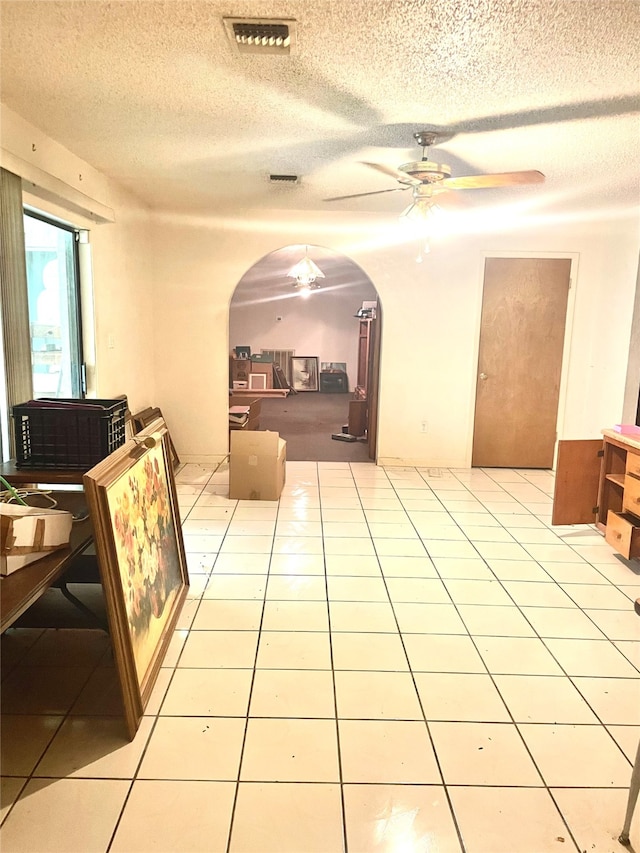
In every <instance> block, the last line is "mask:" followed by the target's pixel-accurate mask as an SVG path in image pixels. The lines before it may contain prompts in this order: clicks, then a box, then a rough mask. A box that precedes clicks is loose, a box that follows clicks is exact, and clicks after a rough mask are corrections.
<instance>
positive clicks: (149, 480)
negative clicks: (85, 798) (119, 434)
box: [83, 418, 189, 740]
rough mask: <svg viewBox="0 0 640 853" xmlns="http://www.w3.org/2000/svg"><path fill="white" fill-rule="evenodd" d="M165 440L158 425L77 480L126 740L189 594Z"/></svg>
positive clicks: (132, 733)
mask: <svg viewBox="0 0 640 853" xmlns="http://www.w3.org/2000/svg"><path fill="white" fill-rule="evenodd" d="M168 435H169V434H168V431H167V427H166V424H165V423H164V421H163V420H161V419H159V418H158V419H156V420H154V421H153V422H152V423H151V424H150V425H149V426H148V427H146V428H145V429H143V430H142V431H141V432H139V433H138V434H137V435H136V436H134V437H133V438H132V439H131V440H130V441H128V442H126V443H125V444H124V445H122V447H119V448H118V449H117V450H115V451H114V452H113V453H112V454H110V455H109V456H108V457H107V458H106V459H103V460H102V461H101V462H99V463H98V464H97V465H95V466H94V467H93V468H92V469H91V470H90V471H87V473H86V474H85V475H84V477H83V484H84V490H85V495H86V499H87V506H88V508H89V515H90V518H91V521H92V523H93V527H94V532H95V548H96V554H97V557H98V565H99V568H100V577H101V580H102V587H103V590H104V597H105V604H106V610H107V617H108V621H109V633H110V635H111V642H112V647H113V655H114V659H115V665H116V670H117V673H118V679H119V682H120V686H121V690H122V698H123V705H124V714H125V723H126V727H127V732H128V734H129V737H130V739H131V740H133V738H134V737H135V734H136V731H137V730H138V726H139V725H140V721H141V719H142V716H143V714H144V709H145V707H146V705H147V703H148V701H149V697H150V695H151V691H152V690H153V687H154V684H155V682H156V679H157V677H158V673H159V671H160V667H161V666H162V661H163V659H164V656H165V654H166V651H167V648H168V645H169V643H170V641H171V638H172V637H173V632H174V630H175V626H176V622H177V620H178V616H179V614H180V611H181V609H182V605H183V603H184V601H185V599H186V596H187V591H188V588H189V575H188V571H187V561H186V557H185V551H184V542H183V538H182V529H181V526H180V518H179V514H178V499H177V494H176V485H175V478H174V473H173V466H172V465H171V454H170V448H169V441H168Z"/></svg>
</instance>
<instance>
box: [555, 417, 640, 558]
mask: <svg viewBox="0 0 640 853" xmlns="http://www.w3.org/2000/svg"><path fill="white" fill-rule="evenodd" d="M551 523H552V524H595V525H596V526H597V527H598V529H600V530H602V531H603V532H604V534H605V538H606V540H607V542H608V543H609V544H610V545H611V546H612V547H613V548H615V550H616V551H618V552H619V553H620V554H622V555H623V556H624V557H626V558H627V559H634V558H637V557H640V440H639V439H638V438H635V437H634V438H631V437H629V436H625V435H623V434H621V433H617V432H615V431H614V430H604V431H603V440H602V441H600V440H599V439H598V440H589V441H561V442H559V444H558V459H557V463H556V485H555V493H554V497H553V514H552V517H551Z"/></svg>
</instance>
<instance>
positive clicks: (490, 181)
mask: <svg viewBox="0 0 640 853" xmlns="http://www.w3.org/2000/svg"><path fill="white" fill-rule="evenodd" d="M543 182H544V175H543V174H542V172H536V171H535V170H532V171H529V172H499V173H497V174H495V175H465V176H464V177H461V178H445V179H444V181H442V185H443V186H445V187H446V188H447V189H448V190H479V189H486V188H490V187H515V186H518V185H519V184H541V183H543Z"/></svg>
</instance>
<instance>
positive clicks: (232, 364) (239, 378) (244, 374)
mask: <svg viewBox="0 0 640 853" xmlns="http://www.w3.org/2000/svg"><path fill="white" fill-rule="evenodd" d="M250 373H251V360H250V359H248V358H233V356H232V357H231V358H230V359H229V387H230V388H233V387H234V385H233V383H234V382H246V383H247V384H246V385H245V386H244V387H245V388H248V387H249V374H250Z"/></svg>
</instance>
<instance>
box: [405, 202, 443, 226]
mask: <svg viewBox="0 0 640 853" xmlns="http://www.w3.org/2000/svg"><path fill="white" fill-rule="evenodd" d="M441 215H442V208H441V207H440V205H439V204H436V203H435V202H434V201H430V200H428V199H415V200H414V201H413V202H412V203H411V204H410V205H409V206H408V207H406V208H405V209H404V210H403V211H402V213H401V214H400V221H401V222H403V221H404V220H407V219H408V220H409V221H410V222H413V223H416V224H425V225H428V224H431V223H433V222H437V220H438V219H439V218H440V216H441Z"/></svg>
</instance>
